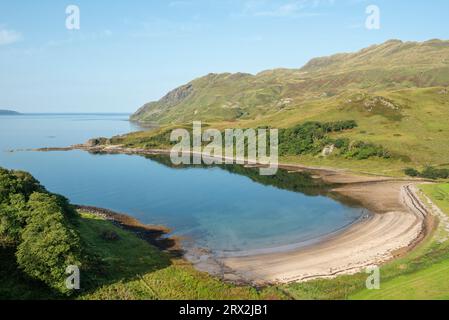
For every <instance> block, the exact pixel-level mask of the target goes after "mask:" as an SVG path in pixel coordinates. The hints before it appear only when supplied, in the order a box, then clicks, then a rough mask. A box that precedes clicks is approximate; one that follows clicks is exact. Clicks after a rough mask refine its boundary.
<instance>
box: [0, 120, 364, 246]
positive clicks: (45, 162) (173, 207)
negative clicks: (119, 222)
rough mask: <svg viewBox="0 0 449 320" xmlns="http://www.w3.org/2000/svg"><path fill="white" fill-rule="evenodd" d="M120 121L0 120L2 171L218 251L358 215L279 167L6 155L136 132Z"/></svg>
mask: <svg viewBox="0 0 449 320" xmlns="http://www.w3.org/2000/svg"><path fill="white" fill-rule="evenodd" d="M127 117H128V116H127V115H98V114H97V115H24V116H0V166H2V167H5V168H8V169H20V170H26V171H29V172H31V173H32V174H33V175H34V176H35V177H36V178H37V179H39V180H40V181H41V183H42V184H43V185H45V186H46V187H47V189H48V190H50V191H52V192H56V193H60V194H62V195H64V196H66V197H67V198H69V199H70V200H71V202H72V203H76V204H83V205H91V206H97V207H103V208H107V209H110V210H115V211H119V212H124V213H127V214H130V215H132V216H134V217H136V218H137V219H139V220H140V221H142V222H144V223H149V224H161V225H166V226H168V227H170V228H172V229H173V232H174V234H176V235H179V236H183V237H185V238H186V239H188V240H189V242H190V244H191V243H194V244H195V245H196V246H201V247H204V248H207V249H210V250H211V251H212V252H217V253H218V252H220V253H222V252H236V251H237V252H239V251H247V250H258V249H262V248H274V247H282V246H288V245H291V244H293V243H299V242H303V241H307V240H310V239H317V238H320V237H322V236H324V235H326V234H329V233H332V232H334V231H337V230H340V229H342V228H344V227H345V226H348V225H350V224H351V223H353V222H354V221H356V220H357V219H358V218H360V216H361V215H362V214H363V212H364V211H365V210H364V209H363V208H358V207H355V206H350V205H348V204H344V203H341V202H340V201H337V200H335V199H333V198H331V197H329V196H328V194H327V193H326V192H325V190H324V189H323V188H320V187H318V186H316V182H314V181H313V180H311V179H310V178H309V177H308V176H305V175H301V174H287V173H286V172H284V171H280V172H279V174H278V175H277V176H275V177H267V178H263V177H260V176H259V175H258V171H257V170H254V169H245V168H243V167H237V166H227V167H209V168H203V167H195V168H192V167H188V168H172V167H171V166H170V163H169V162H168V161H167V159H164V158H162V157H154V158H148V157H140V156H128V155H92V154H89V153H86V152H83V151H70V152H24V151H20V152H7V150H11V149H28V148H38V147H61V146H62V147H63V146H68V145H72V144H77V143H82V142H85V141H86V140H88V139H89V138H92V137H99V136H105V137H110V136H113V135H117V134H123V133H126V132H129V131H134V130H140V128H139V127H137V126H135V125H133V124H131V123H130V122H128V121H127ZM186 243H187V241H186Z"/></svg>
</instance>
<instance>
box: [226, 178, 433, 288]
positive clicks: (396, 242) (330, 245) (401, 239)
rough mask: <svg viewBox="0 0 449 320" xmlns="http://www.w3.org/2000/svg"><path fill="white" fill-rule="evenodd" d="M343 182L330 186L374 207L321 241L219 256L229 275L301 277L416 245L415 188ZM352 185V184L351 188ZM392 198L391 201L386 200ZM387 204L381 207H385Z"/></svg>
mask: <svg viewBox="0 0 449 320" xmlns="http://www.w3.org/2000/svg"><path fill="white" fill-rule="evenodd" d="M356 185H358V187H356V186H355V185H348V186H345V187H342V188H340V189H337V190H335V191H337V192H339V193H342V194H346V195H349V194H350V195H351V196H353V197H355V193H357V190H359V191H358V192H360V193H363V195H362V194H360V195H359V196H360V197H358V198H359V199H360V200H362V202H364V203H368V202H375V201H376V198H377V201H379V202H378V203H377V204H374V205H371V207H372V208H373V209H377V211H376V212H377V213H376V214H374V215H372V216H370V217H369V218H367V219H364V220H362V221H360V222H359V223H357V224H355V225H353V226H351V227H350V228H348V229H347V230H345V231H343V232H341V233H340V234H338V235H334V236H332V237H329V238H326V239H323V241H322V242H321V243H318V244H316V245H311V246H308V247H304V248H301V249H298V250H292V251H286V252H278V253H271V254H261V255H251V256H246V257H230V258H223V259H219V261H220V263H222V264H223V266H224V267H225V269H227V270H228V273H227V274H226V273H224V274H223V276H224V277H225V278H229V279H234V280H235V279H242V280H243V279H245V280H246V281H251V282H253V283H256V284H267V283H289V282H302V281H307V280H312V279H317V278H333V277H335V276H338V275H342V274H354V273H357V272H360V271H363V270H364V269H365V268H366V267H368V266H373V265H380V264H382V263H385V262H387V261H389V260H391V259H393V258H395V257H396V256H398V255H401V254H403V253H404V252H407V251H409V250H410V249H412V248H413V247H415V246H416V244H418V243H419V242H420V241H421V240H422V239H423V238H424V237H425V235H426V233H427V230H428V221H427V218H428V217H429V215H428V213H427V209H426V208H425V206H424V205H423V204H422V203H421V201H420V200H419V197H418V196H417V195H416V192H417V190H416V188H415V187H414V186H413V185H411V184H409V183H405V182H372V183H367V182H364V183H363V187H361V185H360V184H356ZM354 188H355V189H354ZM391 204H393V206H390V205H391ZM386 206H387V207H390V208H392V210H391V211H384V210H385V209H384V208H385V207H386Z"/></svg>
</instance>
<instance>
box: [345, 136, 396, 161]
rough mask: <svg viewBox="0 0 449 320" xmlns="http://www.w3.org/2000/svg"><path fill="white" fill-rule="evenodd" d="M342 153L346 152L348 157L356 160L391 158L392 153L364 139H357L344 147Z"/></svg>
mask: <svg viewBox="0 0 449 320" xmlns="http://www.w3.org/2000/svg"><path fill="white" fill-rule="evenodd" d="M342 154H344V156H345V157H346V158H350V159H356V160H365V159H369V158H372V157H379V158H384V159H389V158H391V154H390V153H389V152H388V151H387V150H386V149H385V148H384V147H382V146H380V145H376V144H373V143H366V142H363V141H357V142H354V143H352V144H350V145H349V146H348V147H346V148H344V149H342Z"/></svg>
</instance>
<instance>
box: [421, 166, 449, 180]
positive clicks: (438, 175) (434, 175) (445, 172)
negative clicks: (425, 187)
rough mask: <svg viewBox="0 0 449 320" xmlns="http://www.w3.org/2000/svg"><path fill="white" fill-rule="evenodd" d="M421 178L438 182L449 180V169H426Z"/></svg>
mask: <svg viewBox="0 0 449 320" xmlns="http://www.w3.org/2000/svg"><path fill="white" fill-rule="evenodd" d="M421 177H423V178H427V179H432V180H437V179H447V178H449V169H436V168H433V167H426V168H425V169H424V171H423V172H421Z"/></svg>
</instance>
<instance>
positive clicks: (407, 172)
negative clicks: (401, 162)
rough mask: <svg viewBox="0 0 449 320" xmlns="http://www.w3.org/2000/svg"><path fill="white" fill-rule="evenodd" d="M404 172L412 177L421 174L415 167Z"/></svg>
mask: <svg viewBox="0 0 449 320" xmlns="http://www.w3.org/2000/svg"><path fill="white" fill-rule="evenodd" d="M404 173H405V174H406V175H408V176H410V177H418V176H419V175H420V173H419V171H418V170H416V169H413V168H407V169H405V170H404Z"/></svg>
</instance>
